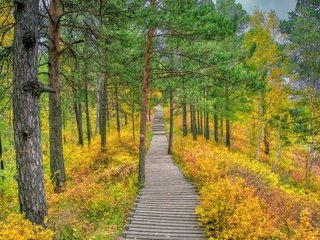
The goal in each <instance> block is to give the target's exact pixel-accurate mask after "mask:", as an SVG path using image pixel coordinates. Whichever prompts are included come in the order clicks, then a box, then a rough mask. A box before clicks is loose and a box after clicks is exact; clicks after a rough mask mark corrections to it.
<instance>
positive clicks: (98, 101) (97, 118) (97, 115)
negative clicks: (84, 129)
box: [94, 73, 104, 136]
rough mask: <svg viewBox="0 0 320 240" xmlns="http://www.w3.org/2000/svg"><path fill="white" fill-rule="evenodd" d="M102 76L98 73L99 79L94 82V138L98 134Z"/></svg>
mask: <svg viewBox="0 0 320 240" xmlns="http://www.w3.org/2000/svg"><path fill="white" fill-rule="evenodd" d="M103 79H104V74H103V73H100V77H99V79H98V80H97V82H96V99H97V108H96V126H95V129H94V136H96V135H97V134H98V133H100V122H101V119H100V103H101V101H100V97H101V83H102V82H103Z"/></svg>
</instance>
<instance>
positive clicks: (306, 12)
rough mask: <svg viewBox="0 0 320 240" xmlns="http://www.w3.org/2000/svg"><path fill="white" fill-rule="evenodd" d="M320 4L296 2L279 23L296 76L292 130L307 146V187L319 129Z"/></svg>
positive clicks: (316, 151)
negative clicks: (286, 19) (286, 18)
mask: <svg viewBox="0 0 320 240" xmlns="http://www.w3.org/2000/svg"><path fill="white" fill-rule="evenodd" d="M319 15H320V3H319V1H311V0H299V1H298V2H297V5H296V8H295V11H294V12H292V13H290V18H289V20H288V21H286V22H282V30H283V31H285V32H286V33H288V34H289V41H290V43H289V56H290V57H291V60H292V63H293V66H292V67H293V72H294V74H295V76H294V81H292V86H293V89H294V90H295V91H294V93H295V101H296V102H297V107H298V108H297V109H295V110H294V111H292V114H293V118H294V125H295V127H294V129H295V131H296V133H297V134H298V135H299V136H300V140H303V141H304V142H305V143H307V144H308V146H309V158H308V160H307V162H306V184H307V186H309V185H310V181H311V173H312V169H313V164H314V162H315V160H316V158H317V156H318V152H319V151H318V149H319V134H318V132H319V130H320V128H319V126H320V121H319V119H320V115H319V107H320V56H319V51H320V29H319V26H320V19H319Z"/></svg>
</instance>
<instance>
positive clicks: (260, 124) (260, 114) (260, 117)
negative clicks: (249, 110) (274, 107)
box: [256, 93, 263, 161]
mask: <svg viewBox="0 0 320 240" xmlns="http://www.w3.org/2000/svg"><path fill="white" fill-rule="evenodd" d="M262 99H263V96H262V93H260V101H259V103H258V104H259V106H258V108H259V109H258V136H257V149H256V160H257V161H259V159H260V142H261V136H262V129H263V106H262Z"/></svg>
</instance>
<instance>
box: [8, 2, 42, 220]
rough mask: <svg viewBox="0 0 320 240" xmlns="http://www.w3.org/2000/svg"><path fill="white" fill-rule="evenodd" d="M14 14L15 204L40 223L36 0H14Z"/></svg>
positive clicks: (37, 9) (40, 187) (40, 161)
mask: <svg viewBox="0 0 320 240" xmlns="http://www.w3.org/2000/svg"><path fill="white" fill-rule="evenodd" d="M14 16H15V32H14V51H13V54H14V69H13V71H14V79H13V127H14V140H15V147H16V162H17V171H18V189H19V203H20V210H21V212H23V213H24V214H25V216H26V218H27V219H29V220H30V221H31V222H33V223H36V224H40V225H43V226H44V225H45V219H46V217H47V215H48V210H47V205H46V197H45V189H44V177H43V169H42V152H41V143H40V118H39V112H40V111H39V96H40V93H41V89H40V88H39V82H38V70H37V63H38V59H37V52H38V39H39V28H40V26H39V24H40V21H39V16H40V15H39V1H38V0H25V1H23V2H22V3H20V2H19V3H16V8H15V14H14ZM39 90H40V91H39Z"/></svg>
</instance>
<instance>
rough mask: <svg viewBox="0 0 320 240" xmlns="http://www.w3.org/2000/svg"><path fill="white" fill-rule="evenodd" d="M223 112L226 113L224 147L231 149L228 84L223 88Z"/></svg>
mask: <svg viewBox="0 0 320 240" xmlns="http://www.w3.org/2000/svg"><path fill="white" fill-rule="evenodd" d="M225 101H226V102H225V111H226V147H227V148H228V149H230V147H231V132H230V131H231V127H230V112H229V111H230V106H229V104H230V103H229V84H228V82H226V86H225Z"/></svg>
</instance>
